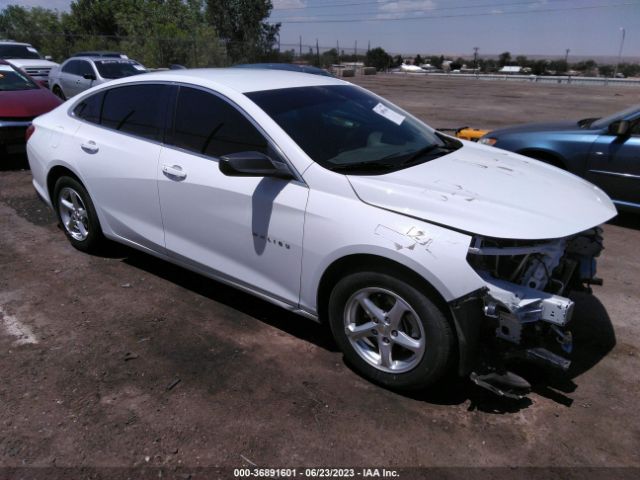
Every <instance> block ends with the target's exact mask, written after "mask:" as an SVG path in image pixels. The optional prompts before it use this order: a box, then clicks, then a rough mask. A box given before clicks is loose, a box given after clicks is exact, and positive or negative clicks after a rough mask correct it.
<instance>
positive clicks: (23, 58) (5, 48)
mask: <svg viewBox="0 0 640 480" xmlns="http://www.w3.org/2000/svg"><path fill="white" fill-rule="evenodd" d="M0 58H2V59H4V60H6V61H7V62H9V63H11V64H12V65H13V66H14V67H16V68H19V69H21V70H22V71H23V72H25V73H27V74H28V75H29V76H30V77H32V78H33V79H35V80H40V81H41V82H43V83H45V84H46V83H47V82H48V80H49V71H50V70H51V69H52V68H53V67H57V66H58V64H57V63H55V62H52V61H50V60H49V59H45V58H42V57H41V56H40V54H39V53H38V50H36V49H35V48H33V46H32V45H31V44H29V43H19V42H14V41H12V40H0Z"/></svg>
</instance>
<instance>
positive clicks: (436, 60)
mask: <svg viewBox="0 0 640 480" xmlns="http://www.w3.org/2000/svg"><path fill="white" fill-rule="evenodd" d="M442 62H444V57H442V56H440V57H439V56H437V55H432V56H431V57H429V63H430V64H431V65H432V66H434V67H436V68H442Z"/></svg>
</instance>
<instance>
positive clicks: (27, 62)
mask: <svg viewBox="0 0 640 480" xmlns="http://www.w3.org/2000/svg"><path fill="white" fill-rule="evenodd" d="M6 61H7V62H9V63H11V64H12V65H14V66H15V67H18V68H31V67H46V68H53V67H57V66H58V64H57V63H55V62H50V61H49V60H43V59H39V58H10V59H7V60H6Z"/></svg>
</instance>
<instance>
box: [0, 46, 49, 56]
mask: <svg viewBox="0 0 640 480" xmlns="http://www.w3.org/2000/svg"><path fill="white" fill-rule="evenodd" d="M0 58H32V59H41V58H42V57H41V56H40V54H39V53H38V51H37V50H36V49H35V48H33V47H31V46H27V45H0Z"/></svg>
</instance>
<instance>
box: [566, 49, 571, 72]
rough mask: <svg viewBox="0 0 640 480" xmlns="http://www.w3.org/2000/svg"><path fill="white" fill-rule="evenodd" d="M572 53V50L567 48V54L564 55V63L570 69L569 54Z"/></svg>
mask: <svg viewBox="0 0 640 480" xmlns="http://www.w3.org/2000/svg"><path fill="white" fill-rule="evenodd" d="M570 51H571V49H570V48H567V49H566V50H565V54H564V63H566V64H567V68H569V52H570Z"/></svg>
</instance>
